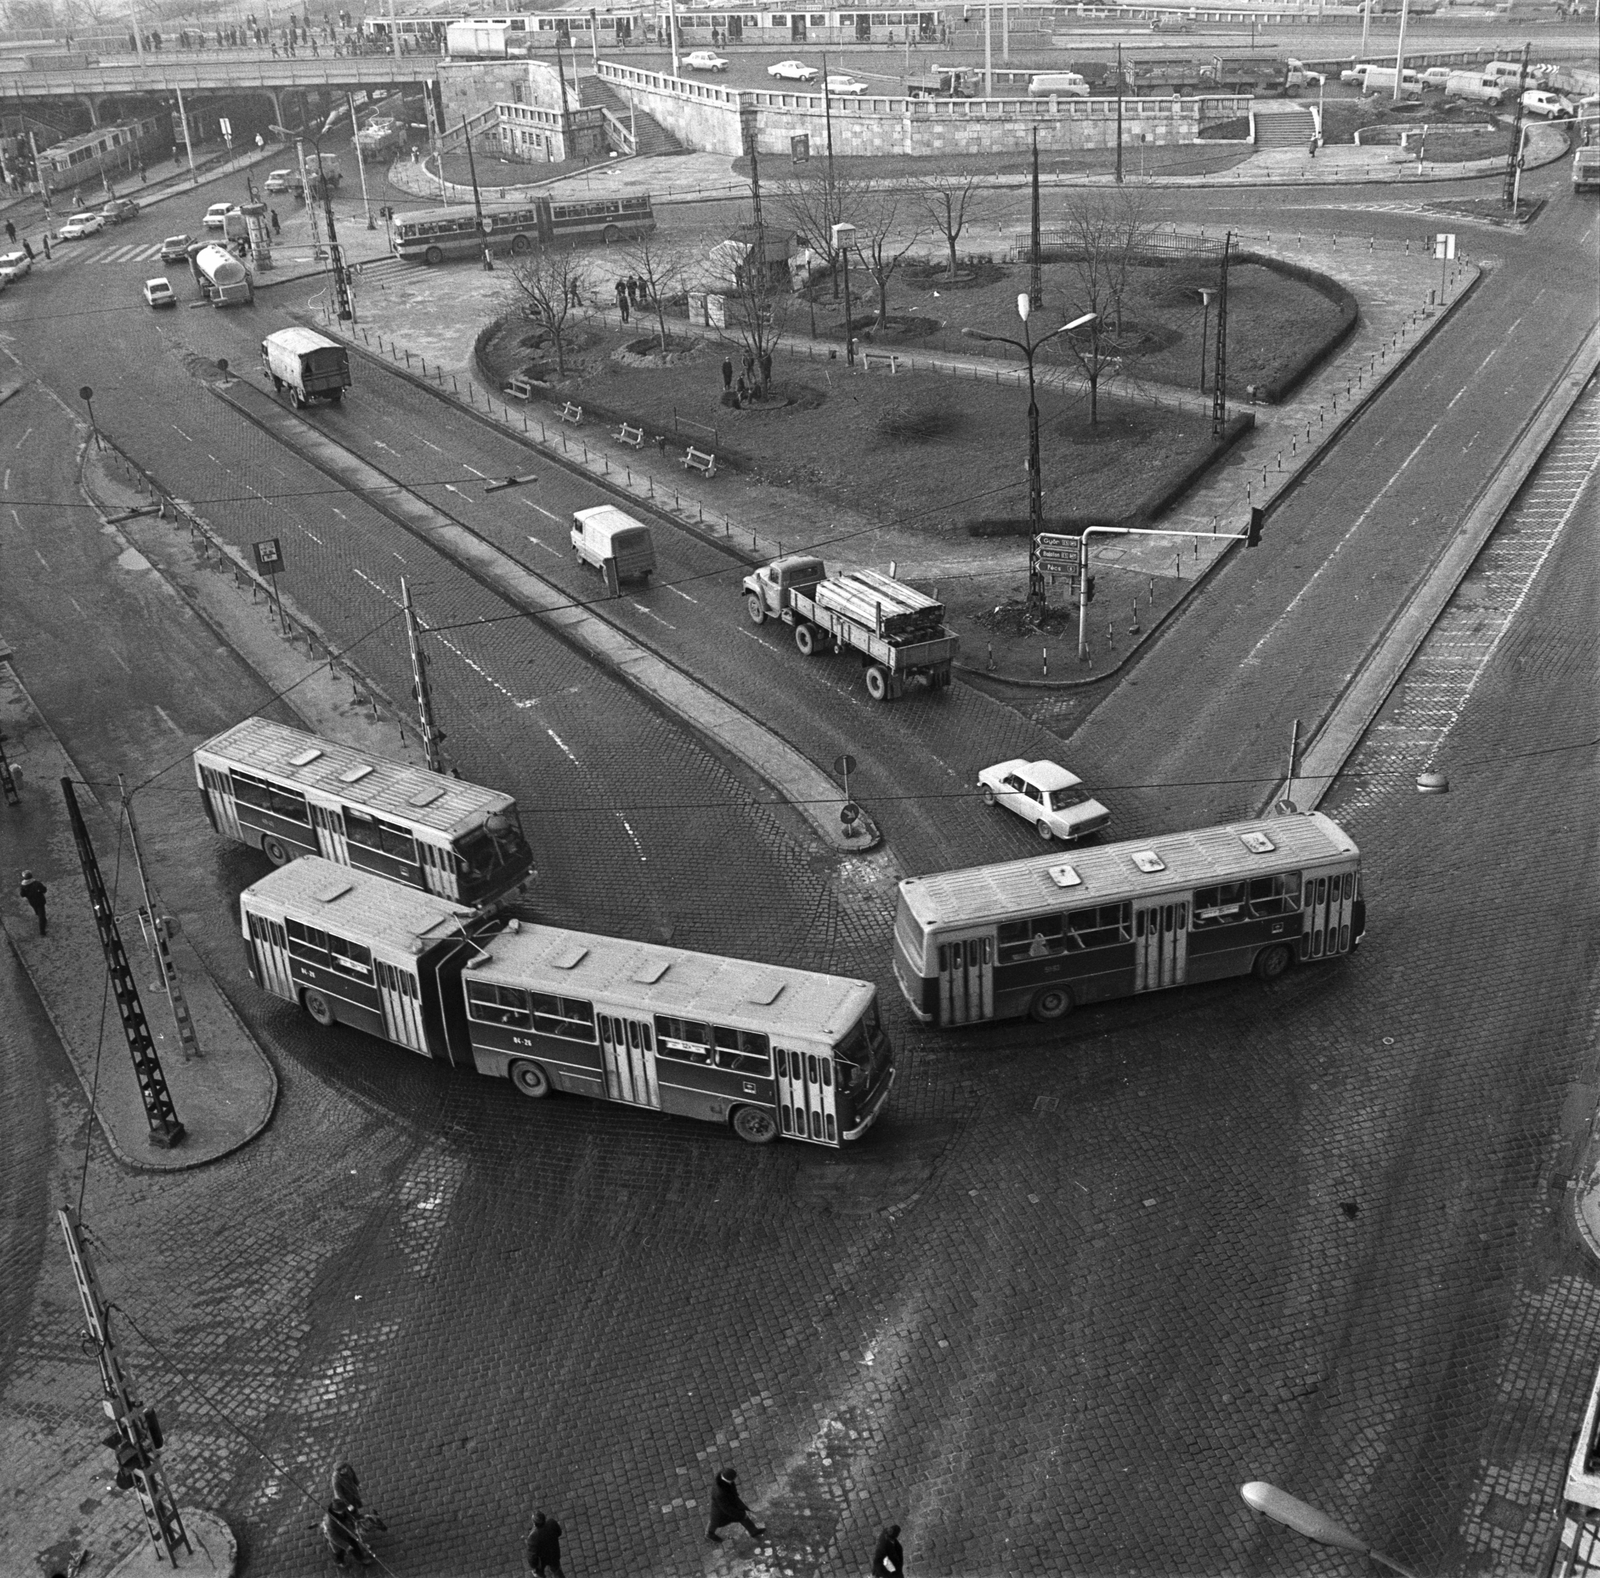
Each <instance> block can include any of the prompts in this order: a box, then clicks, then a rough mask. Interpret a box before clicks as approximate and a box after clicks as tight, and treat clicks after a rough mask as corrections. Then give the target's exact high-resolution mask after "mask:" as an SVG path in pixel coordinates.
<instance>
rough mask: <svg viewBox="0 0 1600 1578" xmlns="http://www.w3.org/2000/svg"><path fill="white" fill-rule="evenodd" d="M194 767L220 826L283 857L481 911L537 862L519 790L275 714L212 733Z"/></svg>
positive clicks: (274, 858)
mask: <svg viewBox="0 0 1600 1578" xmlns="http://www.w3.org/2000/svg"><path fill="white" fill-rule="evenodd" d="M194 768H195V778H196V780H197V781H198V783H199V786H200V797H201V799H202V800H203V801H204V802H205V807H206V815H207V816H208V817H209V818H210V820H211V825H212V827H213V828H215V829H216V831H217V832H218V833H221V834H223V835H225V836H226V837H228V838H236V839H238V840H239V841H240V842H241V843H244V844H249V845H250V846H251V848H253V849H259V850H261V851H262V853H263V854H265V855H266V857H267V859H268V860H270V861H271V862H272V863H273V865H275V866H282V865H285V864H287V863H288V862H289V861H291V860H293V859H295V857H296V856H299V855H322V856H324V857H325V858H327V859H329V860H334V861H337V862H338V863H339V864H340V865H341V866H353V867H355V868H357V869H358V870H361V871H370V872H372V873H374V874H375V875H377V876H380V877H389V878H392V879H393V880H394V881H396V882H403V883H406V884H408V885H409V886H411V887H413V888H422V889H424V890H425V891H426V892H429V893H433V894H437V895H438V896H439V897H440V898H445V899H450V900H453V901H455V902H456V903H459V904H466V905H470V906H472V907H473V908H478V907H481V906H483V905H486V904H492V903H494V902H495V901H496V900H498V899H501V898H503V897H504V896H505V895H506V894H508V893H509V892H510V891H511V890H512V889H513V888H515V887H516V886H517V885H518V884H519V883H520V882H521V881H522V880H523V879H524V878H525V877H527V876H528V875H529V874H530V873H531V872H532V870H533V853H532V851H531V850H530V849H529V848H528V845H527V843H526V841H525V840H524V838H523V836H522V827H521V824H520V823H519V821H518V820H517V802H516V801H515V800H514V799H513V798H512V797H511V796H510V795H508V794H501V793H500V792H499V791H498V790H495V789H485V788H483V787H482V786H481V785H479V784H471V783H464V782H462V781H461V780H460V779H459V778H449V777H446V776H445V775H444V774H443V773H434V772H429V771H427V769H425V768H421V767H407V766H405V765H403V764H402V763H399V762H389V761H385V760H383V758H382V757H378V756H367V755H365V754H363V753H362V752H361V751H355V750H351V749H350V748H349V747H348V746H345V745H337V744H335V743H334V742H333V741H332V740H322V739H318V738H317V736H316V735H314V734H303V733H301V731H300V730H299V729H290V728H286V727H284V725H283V724H281V723H269V722H268V721H267V720H266V719H265V718H247V719H246V720H245V721H244V722H243V723H240V724H237V725H235V726H234V727H233V728H231V729H228V730H226V731H225V732H224V733H222V734H219V735H217V737H216V738H215V739H213V740H208V741H206V743H205V744H204V745H202V746H201V747H200V749H199V750H197V751H196V752H195V753H194Z"/></svg>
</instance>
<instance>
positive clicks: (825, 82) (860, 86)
mask: <svg viewBox="0 0 1600 1578" xmlns="http://www.w3.org/2000/svg"><path fill="white" fill-rule="evenodd" d="M867 86H868V85H867V84H866V83H865V82H857V81H856V79H855V78H854V77H824V78H823V79H822V91H823V92H824V93H865V92H866V91H867Z"/></svg>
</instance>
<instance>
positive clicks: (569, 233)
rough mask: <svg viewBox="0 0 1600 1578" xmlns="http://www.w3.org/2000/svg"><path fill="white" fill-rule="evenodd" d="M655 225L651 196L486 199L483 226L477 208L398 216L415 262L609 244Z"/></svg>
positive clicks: (399, 250)
mask: <svg viewBox="0 0 1600 1578" xmlns="http://www.w3.org/2000/svg"><path fill="white" fill-rule="evenodd" d="M655 228H656V216H655V211H654V210H653V209H652V208H651V206H650V198H649V197H648V195H645V194H640V195H637V196H632V197H592V198H584V199H580V200H575V201H572V202H552V201H551V200H550V199H549V198H548V197H535V198H531V199H530V200H529V201H528V202H526V203H519V204H511V203H494V204H489V203H486V204H484V208H483V231H482V233H481V239H480V232H479V230H478V216H477V213H476V212H475V211H474V210H473V209H472V208H423V209H413V210H410V211H409V212H406V213H403V214H396V215H395V216H394V250H395V254H396V255H397V256H398V257H402V258H406V259H407V260H409V261H410V262H412V263H444V262H446V261H448V260H449V259H452V258H475V257H479V256H481V254H482V248H483V247H484V246H485V245H487V246H488V248H489V250H490V251H491V252H497V253H503V252H512V253H518V254H520V253H524V252H531V251H532V250H533V249H534V248H535V247H541V246H550V245H552V244H553V245H557V246H572V245H576V244H578V243H581V242H593V241H603V242H605V243H606V244H607V245H608V246H609V245H610V244H611V243H613V242H616V241H623V240H628V239H630V238H632V237H635V236H647V235H650V234H651V233H652V232H653V231H654V230H655Z"/></svg>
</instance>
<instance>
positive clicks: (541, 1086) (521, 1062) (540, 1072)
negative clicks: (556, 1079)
mask: <svg viewBox="0 0 1600 1578" xmlns="http://www.w3.org/2000/svg"><path fill="white" fill-rule="evenodd" d="M511 1084H512V1087H513V1088H514V1089H515V1090H516V1091H517V1092H518V1093H519V1094H521V1095H524V1096H529V1097H531V1098H532V1099H533V1100H534V1101H543V1100H544V1098H545V1097H546V1096H548V1095H549V1094H550V1076H549V1075H548V1074H547V1073H545V1071H544V1066H543V1065H542V1064H539V1063H534V1062H531V1061H530V1060H529V1059H527V1058H518V1059H517V1061H516V1062H515V1063H513V1064H512V1065H511Z"/></svg>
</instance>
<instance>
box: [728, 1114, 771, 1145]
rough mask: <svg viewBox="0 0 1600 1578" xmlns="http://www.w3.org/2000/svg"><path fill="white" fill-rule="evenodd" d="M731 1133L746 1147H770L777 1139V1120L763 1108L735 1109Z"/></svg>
mask: <svg viewBox="0 0 1600 1578" xmlns="http://www.w3.org/2000/svg"><path fill="white" fill-rule="evenodd" d="M733 1132H734V1133H735V1134H737V1135H738V1136H739V1138H740V1139H741V1140H743V1141H744V1142H745V1144H746V1145H771V1144H772V1142H773V1141H774V1140H775V1139H777V1137H778V1120H777V1119H776V1118H774V1117H773V1115H772V1114H771V1113H770V1112H768V1111H767V1110H766V1109H765V1108H764V1107H737V1108H735V1109H734V1114H733Z"/></svg>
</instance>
